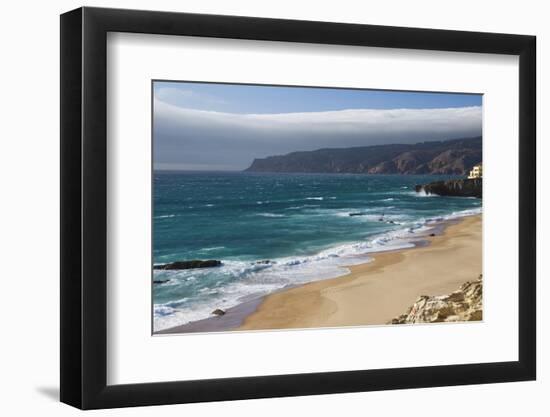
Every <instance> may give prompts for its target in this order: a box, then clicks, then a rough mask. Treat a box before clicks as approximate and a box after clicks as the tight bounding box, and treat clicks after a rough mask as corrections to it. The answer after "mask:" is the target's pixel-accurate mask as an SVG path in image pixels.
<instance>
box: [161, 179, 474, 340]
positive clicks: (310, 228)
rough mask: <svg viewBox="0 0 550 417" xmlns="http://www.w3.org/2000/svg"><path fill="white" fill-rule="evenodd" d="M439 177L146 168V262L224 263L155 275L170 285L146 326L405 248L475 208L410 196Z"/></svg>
mask: <svg viewBox="0 0 550 417" xmlns="http://www.w3.org/2000/svg"><path fill="white" fill-rule="evenodd" d="M448 178H453V177H449V176H435V175H423V176H416V175H415V176H411V175H353V174H264V173H242V172H238V173H220V172H201V173H197V172H155V174H154V214H153V217H154V219H153V228H154V233H153V235H154V238H153V239H154V241H153V255H154V262H155V263H157V264H158V263H166V262H171V261H176V260H190V259H219V260H221V261H222V262H223V266H221V267H219V268H208V269H194V270H184V271H154V278H155V279H158V280H166V279H170V281H169V282H168V283H166V284H161V285H154V286H153V301H154V328H155V330H160V329H163V328H167V327H172V326H175V325H179V324H184V323H187V322H190V321H196V320H200V319H203V318H206V317H209V316H210V313H211V312H212V310H214V309H216V308H224V309H225V308H229V307H231V306H234V305H237V304H239V303H241V302H243V301H247V300H250V299H253V298H256V297H260V296H262V295H265V294H267V293H270V292H273V291H276V290H278V289H280V288H283V287H285V286H289V285H296V284H300V283H303V282H309V281H312V280H317V279H324V278H329V277H335V276H338V275H342V274H344V273H345V272H346V269H345V268H344V267H343V265H350V264H353V263H360V262H365V261H367V260H368V259H369V255H368V254H369V253H372V252H376V251H379V250H387V249H392V248H399V247H407V246H411V245H412V244H411V243H410V238H413V237H417V236H418V235H419V234H420V233H421V232H422V231H425V230H427V229H426V228H427V227H429V225H430V223H431V222H433V221H435V220H440V219H443V218H452V217H459V216H462V215H467V214H472V213H476V212H480V211H481V200H478V199H470V198H460V197H439V196H425V195H423V194H417V193H416V192H415V191H414V186H415V185H416V184H421V183H427V182H431V181H436V180H438V179H448ZM350 213H351V214H354V215H352V216H350ZM258 261H269V263H266V262H258Z"/></svg>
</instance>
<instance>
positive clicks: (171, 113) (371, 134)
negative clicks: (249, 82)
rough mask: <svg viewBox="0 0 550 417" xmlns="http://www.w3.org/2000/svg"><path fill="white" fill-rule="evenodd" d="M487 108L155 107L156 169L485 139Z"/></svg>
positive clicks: (239, 165) (233, 166)
mask: <svg viewBox="0 0 550 417" xmlns="http://www.w3.org/2000/svg"><path fill="white" fill-rule="evenodd" d="M481 120H482V112H481V107H480V106H476V107H461V108H445V109H389V110H386V109H384V110H379V109H376V110H373V109H351V110H338V111H324V112H304V113H281V114H234V113H222V112H214V111H205V110H195V109H187V108H181V107H177V106H174V105H171V104H168V103H166V102H164V101H161V100H158V99H156V100H155V102H154V165H155V169H190V170H200V169H204V170H217V169H219V170H241V169H245V168H247V167H248V166H249V165H250V163H251V162H252V160H253V159H254V158H263V157H266V156H269V155H280V154H286V153H289V152H293V151H306V150H315V149H320V148H345V147H353V146H369V145H382V144H389V143H416V142H422V141H432V140H445V139H454V138H461V137H471V136H479V135H481Z"/></svg>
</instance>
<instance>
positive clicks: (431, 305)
mask: <svg viewBox="0 0 550 417" xmlns="http://www.w3.org/2000/svg"><path fill="white" fill-rule="evenodd" d="M482 302H483V283H482V276H481V275H480V276H479V278H478V279H477V280H475V281H473V282H466V283H465V284H463V285H461V287H460V288H459V289H458V290H457V291H455V292H453V293H451V294H449V295H440V296H427V295H421V296H420V297H419V298H418V299H417V300H416V302H415V303H414V304H413V305H412V306H411V307H410V308H409V310H408V311H407V312H406V313H405V314H402V315H400V316H398V317H396V318H394V319H393V320H392V321H391V322H390V324H413V323H438V322H456V321H479V320H482V312H483V308H482V307H483V306H482Z"/></svg>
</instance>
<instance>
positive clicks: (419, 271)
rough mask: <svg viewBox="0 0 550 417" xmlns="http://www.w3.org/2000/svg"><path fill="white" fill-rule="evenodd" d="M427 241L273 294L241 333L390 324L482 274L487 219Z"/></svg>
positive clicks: (473, 220) (451, 227) (462, 223)
mask: <svg viewBox="0 0 550 417" xmlns="http://www.w3.org/2000/svg"><path fill="white" fill-rule="evenodd" d="M426 239H427V240H429V245H426V246H422V247H416V248H411V249H405V250H400V251H395V252H385V253H379V254H375V255H374V256H373V257H374V261H372V262H368V263H365V264H361V265H355V266H351V267H349V269H350V273H349V274H347V275H344V276H342V277H338V278H334V279H329V280H324V281H317V282H312V283H309V284H305V285H303V286H300V287H296V288H292V289H288V290H285V291H281V292H278V293H275V294H272V295H269V296H267V297H265V299H264V300H263V302H262V303H261V304H260V305H259V306H258V308H257V309H256V311H255V312H253V313H252V314H250V315H248V316H247V317H246V319H245V320H244V322H243V324H242V325H241V326H240V327H238V328H237V329H236V330H266V329H288V328H311V327H340V326H360V325H380V324H386V323H388V322H389V321H390V320H391V319H392V318H394V317H396V316H398V315H400V314H403V313H405V312H406V310H407V308H408V307H410V306H411V305H412V304H413V303H414V302H415V300H416V299H417V298H418V297H419V296H420V295H443V294H449V293H451V292H453V291H455V290H456V289H457V288H458V287H460V285H461V284H463V283H464V282H466V281H472V280H474V279H476V278H477V277H478V276H479V275H480V274H481V273H482V252H481V251H482V217H481V215H477V216H470V217H465V218H464V219H462V220H461V221H460V222H458V223H456V224H451V225H449V226H447V227H446V228H445V231H444V233H443V234H442V235H439V236H433V237H426Z"/></svg>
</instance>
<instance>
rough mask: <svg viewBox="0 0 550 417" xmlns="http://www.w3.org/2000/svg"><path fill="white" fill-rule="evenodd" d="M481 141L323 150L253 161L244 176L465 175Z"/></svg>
mask: <svg viewBox="0 0 550 417" xmlns="http://www.w3.org/2000/svg"><path fill="white" fill-rule="evenodd" d="M481 156H482V139H481V137H474V138H463V139H453V140H446V141H427V142H421V143H416V144H391V145H375V146H360V147H353V148H327V149H318V150H314V151H301V152H292V153H289V154H286V155H273V156H268V157H266V158H257V159H255V160H254V161H253V162H252V164H251V165H250V167H248V168H247V169H246V170H245V171H248V172H293V173H302V172H303V173H350V174H407V175H408V174H439V175H441V174H443V175H466V174H467V173H468V171H469V170H470V169H471V168H472V167H473V166H474V165H475V164H478V163H479V162H480V161H481V159H482V158H481Z"/></svg>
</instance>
